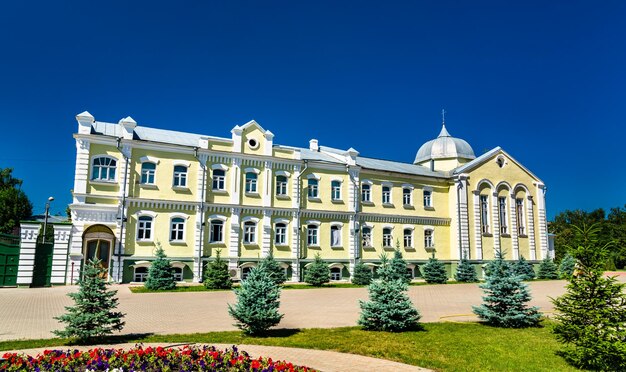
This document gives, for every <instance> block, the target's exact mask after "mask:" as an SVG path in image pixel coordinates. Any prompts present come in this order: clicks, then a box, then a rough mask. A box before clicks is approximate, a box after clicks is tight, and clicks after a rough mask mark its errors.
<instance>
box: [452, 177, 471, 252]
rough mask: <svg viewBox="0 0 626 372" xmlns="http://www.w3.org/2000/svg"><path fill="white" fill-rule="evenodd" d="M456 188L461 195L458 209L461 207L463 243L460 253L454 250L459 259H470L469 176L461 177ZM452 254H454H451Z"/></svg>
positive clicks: (461, 235) (460, 217)
mask: <svg viewBox="0 0 626 372" xmlns="http://www.w3.org/2000/svg"><path fill="white" fill-rule="evenodd" d="M456 187H457V190H458V194H459V200H458V203H459V204H458V207H459V211H458V214H459V221H458V223H459V226H460V229H459V230H460V236H459V238H458V239H459V241H460V242H461V251H462V252H458V249H455V250H453V252H455V251H456V254H460V255H461V256H460V257H458V258H457V259H459V260H460V259H461V258H462V257H463V255H467V256H468V257H469V221H468V217H469V216H468V211H467V176H466V175H459V178H458V180H457V182H456ZM451 253H452V252H451ZM451 257H454V254H451Z"/></svg>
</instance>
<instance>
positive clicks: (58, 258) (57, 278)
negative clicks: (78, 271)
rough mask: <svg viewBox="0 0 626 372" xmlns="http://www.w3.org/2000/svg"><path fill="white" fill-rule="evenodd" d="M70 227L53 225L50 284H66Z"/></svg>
mask: <svg viewBox="0 0 626 372" xmlns="http://www.w3.org/2000/svg"><path fill="white" fill-rule="evenodd" d="M71 232H72V225H54V248H53V251H52V273H51V276H50V283H51V284H65V283H66V277H65V276H66V275H67V270H66V265H67V264H68V263H69V257H68V256H69V249H70V234H71Z"/></svg>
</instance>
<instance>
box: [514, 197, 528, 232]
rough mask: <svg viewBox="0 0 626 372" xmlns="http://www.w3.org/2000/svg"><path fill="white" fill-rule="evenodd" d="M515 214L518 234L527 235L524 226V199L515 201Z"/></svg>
mask: <svg viewBox="0 0 626 372" xmlns="http://www.w3.org/2000/svg"><path fill="white" fill-rule="evenodd" d="M515 214H516V215H517V216H516V217H517V234H518V235H526V228H525V226H524V199H521V198H520V199H515Z"/></svg>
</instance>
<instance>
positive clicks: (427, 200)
mask: <svg viewBox="0 0 626 372" xmlns="http://www.w3.org/2000/svg"><path fill="white" fill-rule="evenodd" d="M432 194H433V192H432V191H429V190H424V207H425V208H431V207H432V206H433V200H432Z"/></svg>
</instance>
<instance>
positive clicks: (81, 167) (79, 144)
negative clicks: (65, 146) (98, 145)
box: [73, 138, 90, 203]
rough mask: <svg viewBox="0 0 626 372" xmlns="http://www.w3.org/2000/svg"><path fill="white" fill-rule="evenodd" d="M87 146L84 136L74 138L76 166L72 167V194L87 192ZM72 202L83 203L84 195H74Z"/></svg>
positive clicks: (88, 144) (87, 142)
mask: <svg viewBox="0 0 626 372" xmlns="http://www.w3.org/2000/svg"><path fill="white" fill-rule="evenodd" d="M89 146H90V143H89V141H88V140H86V139H84V138H77V139H76V167H75V169H74V192H73V193H74V194H86V193H87V180H88V179H89ZM73 202H74V203H84V202H85V197H84V196H74V199H73Z"/></svg>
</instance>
